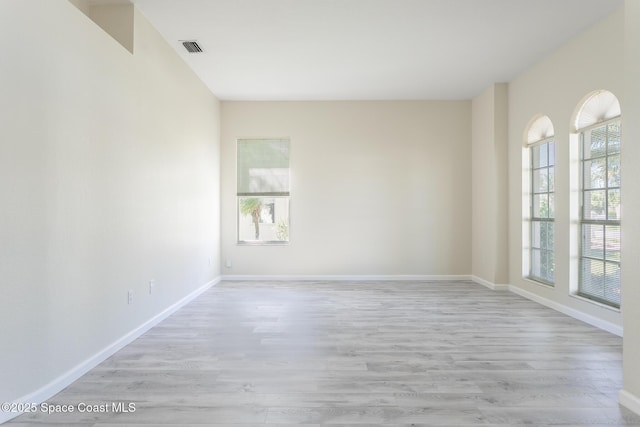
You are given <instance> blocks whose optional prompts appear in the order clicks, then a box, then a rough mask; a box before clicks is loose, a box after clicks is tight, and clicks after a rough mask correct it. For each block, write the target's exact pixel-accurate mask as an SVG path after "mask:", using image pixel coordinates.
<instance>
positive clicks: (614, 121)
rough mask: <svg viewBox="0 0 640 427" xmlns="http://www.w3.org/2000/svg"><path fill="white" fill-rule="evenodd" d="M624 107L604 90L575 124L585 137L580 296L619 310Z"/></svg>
mask: <svg viewBox="0 0 640 427" xmlns="http://www.w3.org/2000/svg"><path fill="white" fill-rule="evenodd" d="M620 116H621V112H620V103H619V102H618V99H617V98H616V96H615V95H614V94H612V93H611V92H609V91H605V90H601V91H596V92H593V93H591V94H590V95H589V96H587V97H586V98H585V100H584V101H583V102H582V104H581V106H580V108H579V109H578V111H577V114H576V115H575V118H574V122H573V123H572V125H573V127H574V130H575V132H576V133H578V134H579V136H580V138H579V141H580V143H579V144H580V197H579V200H580V206H579V223H580V244H579V247H580V257H579V259H580V262H579V273H578V295H580V296H583V297H586V298H589V299H592V300H595V301H598V302H600V303H603V304H606V305H610V306H613V307H620V301H621V292H620V290H621V286H620V267H621V266H620V250H621V245H620V226H621V223H620V214H621V212H620V211H621V209H620V208H621V203H620V156H621V141H622V140H621V131H620V129H621V119H620Z"/></svg>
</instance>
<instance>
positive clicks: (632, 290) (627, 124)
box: [620, 0, 640, 413]
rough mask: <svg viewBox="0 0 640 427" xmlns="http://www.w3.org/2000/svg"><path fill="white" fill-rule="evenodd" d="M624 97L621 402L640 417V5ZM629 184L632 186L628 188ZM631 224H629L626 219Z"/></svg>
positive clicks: (632, 5)
mask: <svg viewBox="0 0 640 427" xmlns="http://www.w3.org/2000/svg"><path fill="white" fill-rule="evenodd" d="M624 24H625V25H624V28H625V40H624V46H625V64H624V65H625V76H624V77H625V79H624V81H625V93H624V97H623V99H622V114H623V136H624V140H623V144H624V145H623V146H622V149H623V150H624V151H623V155H624V156H623V158H622V165H621V166H622V167H621V172H622V185H623V187H622V199H621V200H622V202H623V209H624V210H623V212H622V214H623V215H624V216H623V217H622V221H623V224H624V228H623V235H622V244H623V245H624V246H623V247H624V251H623V252H622V263H623V266H624V268H623V269H622V285H623V291H622V292H623V293H622V298H623V315H624V353H623V355H624V364H623V367H624V392H623V393H621V395H620V397H621V402H623V403H624V404H625V405H627V406H629V407H630V408H631V409H633V410H634V411H636V412H638V413H640V280H638V278H639V277H640V265H639V263H638V260H640V221H639V220H638V219H640V186H638V183H640V168H638V159H640V79H639V76H640V2H638V1H637V0H627V1H626V2H625V22H624ZM627 183H629V184H627ZM628 218H629V219H631V220H627V219H628Z"/></svg>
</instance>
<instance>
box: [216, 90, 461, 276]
mask: <svg viewBox="0 0 640 427" xmlns="http://www.w3.org/2000/svg"><path fill="white" fill-rule="evenodd" d="M470 107H471V105H470V102H467V101H463V102H436V101H433V102H432V101H424V102H223V103H222V137H221V138H222V183H223V186H222V256H223V259H224V260H230V261H231V262H232V268H223V274H224V275H296V276H298V275H311V276H313V275H315V276H317V275H468V274H469V272H470V270H471V258H470V255H471V254H470V244H471V240H470V237H471V203H470V202H471V192H470V190H471V187H470V181H471V174H470V169H471V164H470V154H471V147H470V140H471V129H470V123H471V121H470V118H471V116H470V113H471V108H470ZM239 137H290V138H291V169H292V188H291V233H290V237H291V242H290V244H289V245H288V246H277V247H273V246H238V245H237V244H236V218H235V215H236V196H235V191H236V186H235V181H236V178H235V161H236V160H235V144H236V139H237V138H239Z"/></svg>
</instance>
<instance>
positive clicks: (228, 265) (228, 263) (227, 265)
mask: <svg viewBox="0 0 640 427" xmlns="http://www.w3.org/2000/svg"><path fill="white" fill-rule="evenodd" d="M224 265H225V267H227V268H231V266H232V264H231V260H230V259H228V260H227V261H226V262H225V264H224Z"/></svg>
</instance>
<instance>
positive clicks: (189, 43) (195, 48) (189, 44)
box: [182, 40, 202, 53]
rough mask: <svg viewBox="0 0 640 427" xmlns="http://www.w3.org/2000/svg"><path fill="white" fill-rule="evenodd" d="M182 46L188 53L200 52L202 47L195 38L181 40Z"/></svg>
mask: <svg viewBox="0 0 640 427" xmlns="http://www.w3.org/2000/svg"><path fill="white" fill-rule="evenodd" d="M182 46H184V48H185V49H187V52H189V53H200V52H202V48H201V47H200V45H199V44H198V42H197V41H195V40H186V41H183V42H182Z"/></svg>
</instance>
